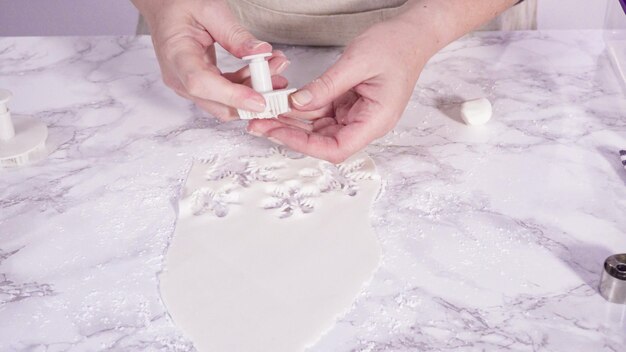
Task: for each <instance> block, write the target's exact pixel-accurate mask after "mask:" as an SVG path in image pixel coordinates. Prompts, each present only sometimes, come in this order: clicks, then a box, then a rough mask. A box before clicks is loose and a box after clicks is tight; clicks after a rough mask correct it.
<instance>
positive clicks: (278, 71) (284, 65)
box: [276, 60, 291, 73]
mask: <svg viewBox="0 0 626 352" xmlns="http://www.w3.org/2000/svg"><path fill="white" fill-rule="evenodd" d="M290 63H291V61H289V60H287V61H285V62H283V63H282V64H280V66H278V68H277V69H276V73H281V72H283V71H284V70H285V69H286V68H287V66H289V64H290Z"/></svg>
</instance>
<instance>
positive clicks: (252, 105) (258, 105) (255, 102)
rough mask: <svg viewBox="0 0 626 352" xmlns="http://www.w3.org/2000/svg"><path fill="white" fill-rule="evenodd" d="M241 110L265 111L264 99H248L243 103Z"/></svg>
mask: <svg viewBox="0 0 626 352" xmlns="http://www.w3.org/2000/svg"><path fill="white" fill-rule="evenodd" d="M243 108H244V109H245V110H249V111H254V112H263V111H265V99H263V98H258V97H255V98H249V99H247V100H245V101H244V102H243Z"/></svg>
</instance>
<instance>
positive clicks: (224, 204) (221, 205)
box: [190, 184, 239, 218]
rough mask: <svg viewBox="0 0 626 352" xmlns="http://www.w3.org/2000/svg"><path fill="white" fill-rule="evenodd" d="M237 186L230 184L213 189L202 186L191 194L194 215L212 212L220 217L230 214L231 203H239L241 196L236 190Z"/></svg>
mask: <svg viewBox="0 0 626 352" xmlns="http://www.w3.org/2000/svg"><path fill="white" fill-rule="evenodd" d="M235 188H236V187H235V186H234V185H232V184H230V185H226V186H224V187H221V188H219V189H217V190H213V189H211V188H209V187H202V188H199V189H197V190H196V191H195V192H193V193H192V194H191V196H190V197H191V210H192V211H193V214H194V215H200V214H206V213H210V214H213V215H215V216H217V217H218V218H223V217H225V216H226V215H228V212H229V210H230V205H231V204H237V201H238V199H239V196H238V194H237V193H235V192H234V190H235Z"/></svg>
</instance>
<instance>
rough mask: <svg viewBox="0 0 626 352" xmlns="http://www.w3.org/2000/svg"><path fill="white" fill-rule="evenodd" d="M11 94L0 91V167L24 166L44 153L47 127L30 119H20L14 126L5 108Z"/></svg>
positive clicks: (4, 90) (3, 90) (6, 91)
mask: <svg viewBox="0 0 626 352" xmlns="http://www.w3.org/2000/svg"><path fill="white" fill-rule="evenodd" d="M12 97H13V94H12V93H11V92H10V91H8V90H6V89H0V166H1V167H13V166H22V165H26V164H28V163H29V162H32V161H34V159H35V157H36V156H39V155H40V154H42V152H43V151H45V143H46V138H48V127H47V126H46V125H45V124H44V123H43V122H41V121H38V120H35V119H34V118H32V117H28V116H24V117H20V118H19V119H18V120H17V121H16V122H15V125H14V124H13V121H12V120H11V111H9V108H8V107H7V104H8V102H9V100H11V98H12Z"/></svg>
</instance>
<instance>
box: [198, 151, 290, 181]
mask: <svg viewBox="0 0 626 352" xmlns="http://www.w3.org/2000/svg"><path fill="white" fill-rule="evenodd" d="M202 162H203V163H204V164H207V165H208V166H209V168H208V169H207V171H206V172H205V174H204V177H205V178H206V179H207V180H208V181H219V180H223V179H226V178H231V179H232V180H233V183H235V184H238V185H239V186H241V187H246V188H247V187H250V185H251V184H252V183H253V182H254V181H260V182H273V181H277V180H278V176H277V175H276V170H279V169H281V168H283V167H285V165H284V163H272V164H270V165H265V166H259V164H258V162H257V161H255V160H253V159H240V160H237V161H234V162H229V163H225V162H220V161H219V157H217V156H213V157H211V158H209V159H205V160H203V161H202Z"/></svg>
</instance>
